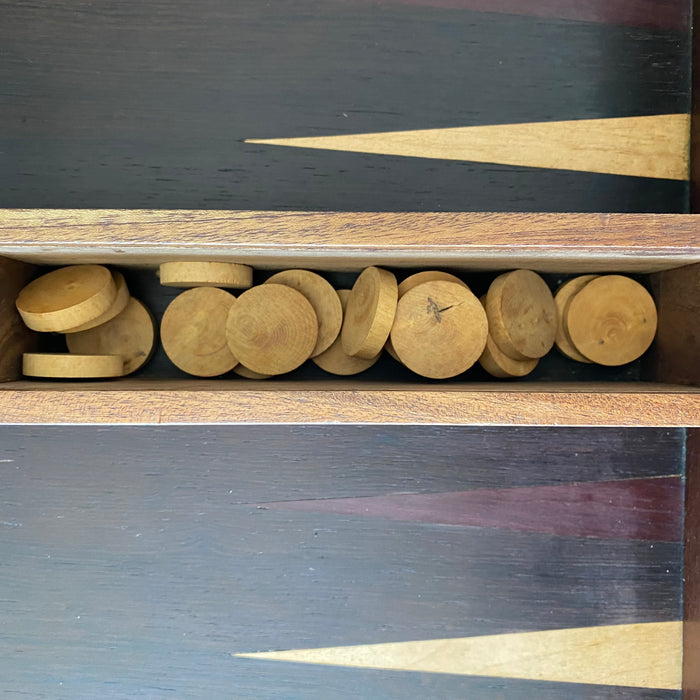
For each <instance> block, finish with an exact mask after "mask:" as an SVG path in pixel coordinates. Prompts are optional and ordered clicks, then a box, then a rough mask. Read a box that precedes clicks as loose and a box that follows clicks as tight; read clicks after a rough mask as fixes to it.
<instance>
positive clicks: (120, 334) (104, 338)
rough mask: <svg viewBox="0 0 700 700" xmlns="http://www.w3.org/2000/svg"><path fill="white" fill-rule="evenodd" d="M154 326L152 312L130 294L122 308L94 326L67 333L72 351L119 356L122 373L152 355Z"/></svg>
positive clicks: (140, 365) (139, 366) (154, 337)
mask: <svg viewBox="0 0 700 700" xmlns="http://www.w3.org/2000/svg"><path fill="white" fill-rule="evenodd" d="M155 344H156V325H155V321H154V320H153V316H152V315H151V312H150V311H149V310H148V309H147V308H146V306H144V304H143V303H141V302H140V301H139V300H138V299H134V297H130V298H129V300H128V303H127V305H126V306H125V307H124V310H123V311H122V312H121V313H120V314H117V315H116V316H115V317H114V318H113V319H111V320H110V321H107V323H103V324H101V325H99V326H96V327H95V328H90V329H88V330H86V331H80V332H79V333H69V334H67V335H66V345H68V350H70V352H71V353H75V354H79V355H80V354H83V355H102V354H105V355H121V357H122V358H123V361H124V365H123V368H122V374H125V375H126V374H131V373H132V372H135V371H136V370H137V369H140V368H141V367H143V365H144V364H146V362H148V360H149V359H150V358H151V356H152V355H153V351H154V349H155Z"/></svg>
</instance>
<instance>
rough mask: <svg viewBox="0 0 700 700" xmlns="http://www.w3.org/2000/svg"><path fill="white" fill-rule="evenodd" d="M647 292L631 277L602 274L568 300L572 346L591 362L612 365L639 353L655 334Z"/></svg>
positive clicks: (653, 307) (651, 301) (652, 307)
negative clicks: (569, 301)
mask: <svg viewBox="0 0 700 700" xmlns="http://www.w3.org/2000/svg"><path fill="white" fill-rule="evenodd" d="M657 320H658V319H657V312H656V305H655V304H654V299H653V298H652V296H651V294H649V292H648V291H647V290H646V289H645V288H644V287H643V286H642V285H641V284H639V282H636V281H635V280H633V279H631V278H629V277H624V276H622V275H605V276H602V277H598V278H597V279H594V280H592V281H591V282H589V283H588V284H587V285H586V286H585V287H584V288H583V289H582V290H581V291H580V292H579V293H578V294H576V296H575V297H574V298H573V299H572V300H571V303H570V304H569V311H568V314H567V318H566V326H567V330H568V332H569V337H570V338H571V342H572V343H573V344H574V346H575V348H576V349H577V350H578V351H579V352H580V353H581V354H582V355H584V356H585V357H587V358H588V359H589V360H591V362H596V363H598V364H600V365H607V366H610V367H615V366H618V365H625V364H627V363H628V362H633V361H634V360H636V359H637V358H638V357H641V356H642V355H643V354H644V353H645V352H646V350H647V349H648V348H649V346H650V345H651V343H652V341H653V340H654V336H655V335H656V326H657Z"/></svg>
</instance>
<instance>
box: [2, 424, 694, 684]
mask: <svg viewBox="0 0 700 700" xmlns="http://www.w3.org/2000/svg"><path fill="white" fill-rule="evenodd" d="M683 438H684V435H683V431H664V430H647V431H645V430H605V429H599V430H593V429H584V430H566V429H561V430H555V429H551V430H519V429H515V430H514V429H511V428H501V429H486V430H484V429H467V428H464V429H445V428H433V429H425V428H418V427H416V428H399V429H397V428H381V429H379V428H372V429H366V428H353V429H348V428H340V427H326V428H304V427H301V426H299V427H290V428H279V427H278V428H271V427H269V426H268V427H265V428H256V427H252V426H239V427H232V426H223V427H218V428H204V427H185V426H180V427H171V428H165V427H164V428H135V427H132V428H116V427H112V428H108V427H107V428H99V429H98V428H76V427H65V428H52V427H28V426H26V427H18V426H15V427H5V428H0V480H1V483H2V490H1V491H0V513H1V516H2V524H1V525H0V547H1V548H2V552H3V557H2V563H1V564H0V567H1V568H0V570H1V571H2V580H3V586H2V592H1V593H0V599H1V600H2V606H3V638H2V642H0V644H2V650H3V658H4V659H5V661H6V663H5V669H6V670H5V672H4V673H3V675H2V677H1V678H0V689H2V690H3V691H6V692H7V693H9V694H10V696H11V695H12V694H13V693H15V692H16V691H17V690H21V691H22V692H25V693H29V694H30V695H31V694H34V695H35V696H38V697H41V696H42V695H43V696H46V697H63V696H65V697H75V696H81V695H82V696H84V697H88V696H90V697H124V696H128V697H134V696H137V695H138V694H143V695H146V696H149V697H156V698H159V697H168V695H171V696H174V697H183V696H185V697H190V696H197V695H206V696H207V697H214V698H217V697H231V695H233V696H234V697H256V698H258V697H272V698H275V697H279V698H282V697H284V698H296V697H299V698H301V697H308V696H309V695H313V694H317V693H319V692H323V693H324V694H327V693H331V692H332V693H333V694H334V695H337V696H338V697H350V693H351V692H352V693H353V694H354V696H355V697H392V696H393V695H395V694H396V693H399V692H401V693H409V692H410V693H421V694H422V696H423V697H435V698H440V697H445V696H447V697H454V696H460V695H464V694H465V693H469V694H470V697H476V698H479V697H484V698H487V697H489V698H490V697H493V696H494V693H496V694H500V695H501V696H502V697H513V698H515V697H525V698H527V697H545V698H550V697H552V698H553V697H557V696H561V694H562V693H563V694H564V695H565V696H566V697H581V698H598V697H601V698H602V697H610V696H611V693H612V691H611V689H610V688H604V687H597V686H572V687H569V686H568V685H562V684H546V683H541V682H534V681H533V682H526V681H517V680H510V681H507V680H501V679H489V678H480V679H476V678H463V677H454V676H445V677H435V676H434V675H433V674H412V673H408V674H405V673H404V674H401V673H398V674H397V673H392V672H383V671H373V672H368V671H362V670H361V669H358V670H357V671H356V672H352V670H348V669H338V668H333V667H320V668H318V667H309V666H299V665H294V664H273V663H270V662H261V661H255V660H252V659H240V658H234V657H232V656H231V654H235V653H244V652H254V651H260V650H263V651H264V650H268V649H294V648H305V647H318V646H335V645H348V644H371V643H381V642H390V641H410V640H416V639H436V638H444V637H460V636H473V635H480V634H500V633H508V632H517V631H528V630H530V631H536V630H550V629H551V630H554V629H562V628H569V627H585V626H596V625H610V624H625V623H633V622H664V621H673V620H678V619H680V614H681V599H680V590H681V576H682V548H681V545H680V543H669V542H659V541H651V542H650V541H630V540H624V539H612V540H611V539H587V538H578V537H557V536H554V535H550V534H541V533H523V532H506V531H499V530H495V529H489V528H483V529H482V528H455V527H452V526H445V525H437V524H430V523H417V522H399V521H381V520H376V519H371V518H357V517H352V516H344V515H342V514H331V513H310V512H285V511H280V510H273V509H269V508H265V507H258V505H256V504H259V503H260V500H261V499H262V498H264V497H265V496H266V495H269V494H273V495H276V497H277V498H278V499H289V500H293V499H296V500H298V499H301V498H327V497H329V496H334V497H340V496H343V495H347V496H359V495H362V494H365V495H367V494H371V493H386V492H387V491H390V492H397V491H405V490H407V489H411V490H417V491H423V490H434V489H435V488H436V487H437V488H441V489H443V490H450V489H463V488H464V486H463V485H464V484H470V488H472V487H474V486H476V485H484V484H492V485H493V484H498V485H501V486H503V485H506V486H511V487H512V486H515V485H518V484H523V485H524V484H532V483H543V482H544V483H562V482H564V483H571V482H574V481H577V480H578V479H579V478H581V476H582V475H584V474H587V475H588V477H589V478H590V479H592V480H596V479H598V478H605V479H609V478H610V476H611V475H615V478H626V477H630V476H631V477H640V476H642V475H646V476H649V475H663V474H672V473H679V472H678V470H679V469H682V464H681V460H682V455H683ZM544 445H546V446H547V448H548V449H547V450H546V451H545V450H543V449H542V448H543V446H544ZM60 684H63V685H60ZM336 690H337V693H336V692H335V691H336ZM614 692H615V693H616V694H617V695H613V696H617V697H625V698H651V697H654V698H672V697H678V693H675V694H674V693H673V691H645V690H643V689H641V690H637V691H632V690H631V689H619V690H618V689H615V691H614Z"/></svg>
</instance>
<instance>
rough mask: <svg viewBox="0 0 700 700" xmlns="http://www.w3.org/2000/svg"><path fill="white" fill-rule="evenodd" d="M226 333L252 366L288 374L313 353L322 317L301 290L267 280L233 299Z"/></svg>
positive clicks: (233, 347)
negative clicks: (319, 317) (318, 316)
mask: <svg viewBox="0 0 700 700" xmlns="http://www.w3.org/2000/svg"><path fill="white" fill-rule="evenodd" d="M226 336H227V338H228V344H229V346H230V348H231V351H232V352H233V354H234V355H235V356H236V357H237V358H238V359H239V360H240V361H241V362H242V363H243V364H244V365H245V366H246V367H247V368H248V369H250V370H252V371H253V372H258V373H260V374H270V375H273V374H284V373H285V372H291V371H292V370H293V369H296V368H297V367H299V366H300V365H302V364H303V363H304V362H306V360H308V359H309V357H310V356H311V353H312V352H313V349H314V348H315V347H316V341H317V339H318V318H317V317H316V313H315V311H314V309H313V307H312V306H311V304H310V303H309V301H308V300H307V299H306V297H305V296H304V295H303V294H302V293H301V292H297V290H296V289H292V288H291V287H288V286H286V285H283V284H263V285H260V286H259V287H253V288H252V289H248V290H247V291H245V292H243V294H241V295H240V296H239V297H238V299H236V301H235V302H234V303H233V306H232V307H231V311H230V312H229V315H228V321H227V322H226Z"/></svg>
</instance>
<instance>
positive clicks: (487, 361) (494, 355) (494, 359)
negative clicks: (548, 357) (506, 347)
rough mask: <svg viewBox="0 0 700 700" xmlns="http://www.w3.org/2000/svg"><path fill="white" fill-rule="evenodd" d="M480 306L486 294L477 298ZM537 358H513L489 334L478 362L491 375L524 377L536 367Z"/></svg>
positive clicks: (484, 301) (484, 303)
mask: <svg viewBox="0 0 700 700" xmlns="http://www.w3.org/2000/svg"><path fill="white" fill-rule="evenodd" d="M479 301H480V302H481V305H482V306H485V305H486V295H485V294H484V296H482V297H481V299H479ZM538 362H539V360H514V359H513V358H512V357H508V355H506V354H505V353H504V352H502V351H501V350H500V349H499V347H498V345H496V343H495V342H494V340H493V338H492V337H491V334H490V333H489V334H488V337H487V339H486V347H485V348H484V352H483V353H481V357H480V358H479V364H480V365H481V366H482V367H483V368H484V369H485V370H486V371H487V372H488V373H489V374H490V375H492V376H493V377H499V378H500V379H506V378H508V377H524V376H526V375H528V374H530V372H532V370H533V369H535V367H537V364H538Z"/></svg>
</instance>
